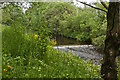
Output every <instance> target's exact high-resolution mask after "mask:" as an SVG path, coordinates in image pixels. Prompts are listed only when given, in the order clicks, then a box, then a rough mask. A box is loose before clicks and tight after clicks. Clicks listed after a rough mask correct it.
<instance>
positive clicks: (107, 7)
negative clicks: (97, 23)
mask: <svg viewBox="0 0 120 80" xmlns="http://www.w3.org/2000/svg"><path fill="white" fill-rule="evenodd" d="M100 2H101V4H102V5H103V6H104V7H105V8H106V9H107V10H108V6H107V5H106V4H105V3H104V2H103V1H102V0H100Z"/></svg>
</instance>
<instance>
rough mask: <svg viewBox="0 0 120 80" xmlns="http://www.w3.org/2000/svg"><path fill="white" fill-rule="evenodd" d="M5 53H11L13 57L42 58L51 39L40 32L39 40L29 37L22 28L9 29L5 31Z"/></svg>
mask: <svg viewBox="0 0 120 80" xmlns="http://www.w3.org/2000/svg"><path fill="white" fill-rule="evenodd" d="M2 33H3V35H2V36H3V37H2V41H3V51H4V53H10V54H11V56H12V57H17V56H23V57H25V58H29V56H28V55H30V54H31V55H32V54H33V56H34V57H37V58H40V57H41V55H43V54H44V53H45V51H46V50H47V45H49V39H48V38H47V36H45V35H44V33H43V32H40V35H39V38H38V39H36V38H35V37H34V35H27V34H26V33H25V31H23V29H21V27H20V26H19V27H18V26H17V27H15V28H14V27H9V28H6V29H4V30H3V32H2Z"/></svg>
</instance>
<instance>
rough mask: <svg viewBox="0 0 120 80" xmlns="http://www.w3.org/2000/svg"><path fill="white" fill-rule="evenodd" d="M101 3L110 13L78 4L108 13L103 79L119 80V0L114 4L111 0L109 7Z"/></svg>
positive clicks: (102, 70)
mask: <svg viewBox="0 0 120 80" xmlns="http://www.w3.org/2000/svg"><path fill="white" fill-rule="evenodd" d="M77 1H78V0H77ZM100 1H101V4H102V5H103V6H104V7H105V8H106V9H107V10H108V11H106V10H103V9H100V8H97V7H94V6H92V5H89V4H86V3H84V2H81V1H78V2H80V3H83V4H85V5H88V6H90V7H92V8H95V9H98V10H101V11H104V12H106V13H107V31H106V39H105V48H104V57H103V63H102V66H101V74H102V78H103V79H105V80H117V62H116V57H117V56H118V55H120V51H119V48H120V26H119V2H118V0H114V1H115V2H112V0H110V2H109V6H107V5H106V4H105V3H104V2H103V1H102V0H100Z"/></svg>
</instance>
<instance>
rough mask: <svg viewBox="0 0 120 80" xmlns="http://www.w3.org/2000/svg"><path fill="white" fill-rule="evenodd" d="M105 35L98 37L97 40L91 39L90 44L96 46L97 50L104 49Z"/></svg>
mask: <svg viewBox="0 0 120 80" xmlns="http://www.w3.org/2000/svg"><path fill="white" fill-rule="evenodd" d="M104 42H105V35H102V36H99V37H97V38H93V39H92V43H93V44H94V45H96V46H98V47H99V48H101V47H102V48H104V47H105V44H104Z"/></svg>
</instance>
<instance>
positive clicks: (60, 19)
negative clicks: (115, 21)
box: [2, 2, 120, 79]
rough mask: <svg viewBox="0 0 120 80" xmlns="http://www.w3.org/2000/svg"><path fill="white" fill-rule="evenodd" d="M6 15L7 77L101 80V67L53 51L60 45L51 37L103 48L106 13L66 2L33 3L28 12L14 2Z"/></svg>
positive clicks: (5, 10) (4, 55)
mask: <svg viewBox="0 0 120 80" xmlns="http://www.w3.org/2000/svg"><path fill="white" fill-rule="evenodd" d="M77 10H78V13H77ZM3 13H4V15H2V17H3V20H2V68H3V70H2V77H3V78H101V75H100V65H96V64H95V62H94V61H91V60H88V61H83V60H82V59H81V58H80V57H79V56H77V55H72V54H71V53H65V52H63V51H59V50H55V49H53V47H52V45H56V44H57V42H56V41H55V39H51V38H52V35H53V34H59V35H64V36H67V37H71V38H77V39H78V40H80V41H91V42H92V44H93V45H96V46H99V47H103V46H104V40H105V31H106V17H105V13H103V12H99V11H96V10H94V9H91V8H89V7H85V8H78V9H77V7H76V6H74V5H73V3H63V2H60V3H45V2H39V3H36V2H32V3H31V7H30V8H29V9H28V10H27V11H26V12H25V13H23V12H22V8H21V7H19V6H18V5H17V3H16V5H15V4H14V3H10V4H7V5H6V6H5V7H4V8H3ZM6 15H7V16H6ZM50 44H51V45H50ZM119 61H120V60H119ZM118 69H119V72H120V63H119V68H118ZM119 74H120V73H119ZM119 79H120V76H119Z"/></svg>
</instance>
